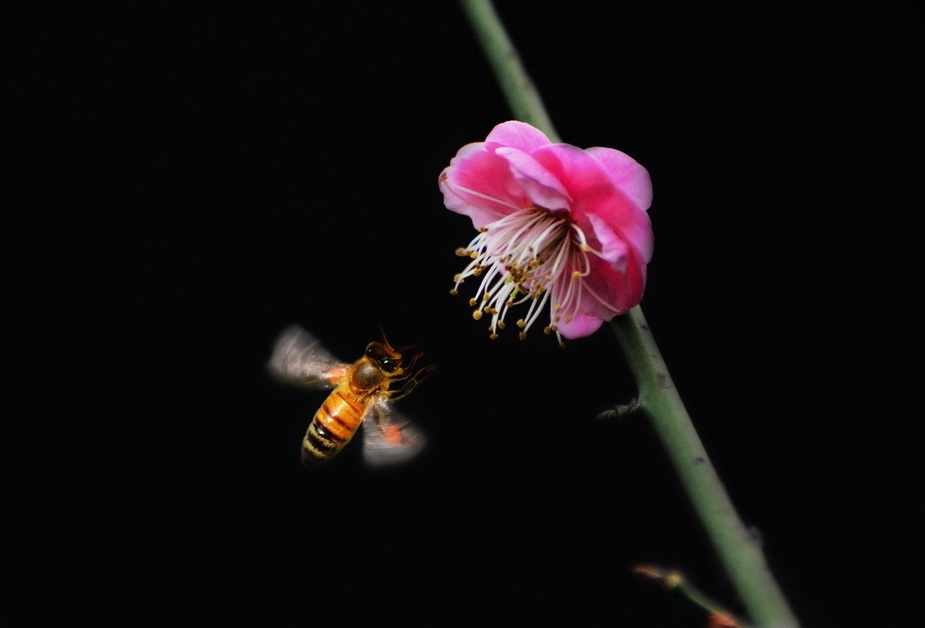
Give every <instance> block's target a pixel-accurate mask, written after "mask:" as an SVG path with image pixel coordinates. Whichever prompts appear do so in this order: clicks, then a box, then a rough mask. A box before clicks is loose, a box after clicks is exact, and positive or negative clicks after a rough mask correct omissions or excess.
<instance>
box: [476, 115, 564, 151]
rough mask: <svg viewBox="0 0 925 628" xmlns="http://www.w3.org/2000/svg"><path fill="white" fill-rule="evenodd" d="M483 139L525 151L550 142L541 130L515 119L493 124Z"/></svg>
mask: <svg viewBox="0 0 925 628" xmlns="http://www.w3.org/2000/svg"><path fill="white" fill-rule="evenodd" d="M485 141H486V142H495V143H497V144H500V145H501V146H510V147H511V148H517V149H519V150H522V151H524V152H525V153H532V152H533V151H534V150H536V149H537V148H539V147H540V146H546V145H547V144H549V143H550V142H549V138H548V137H546V135H545V134H544V133H543V132H542V131H540V130H539V129H537V128H534V127H532V126H530V125H529V124H527V123H526V122H518V121H517V120H510V121H508V122H502V123H501V124H499V125H497V126H495V128H493V129H492V130H491V133H489V134H488V137H486V138H485Z"/></svg>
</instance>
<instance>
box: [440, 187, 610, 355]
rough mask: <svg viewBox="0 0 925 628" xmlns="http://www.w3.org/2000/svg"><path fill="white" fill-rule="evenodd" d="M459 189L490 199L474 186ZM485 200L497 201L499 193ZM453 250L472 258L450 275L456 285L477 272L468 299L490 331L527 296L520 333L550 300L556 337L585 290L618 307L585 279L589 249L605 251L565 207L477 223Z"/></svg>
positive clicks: (530, 209) (525, 211) (494, 333)
mask: <svg viewBox="0 0 925 628" xmlns="http://www.w3.org/2000/svg"><path fill="white" fill-rule="evenodd" d="M457 187H458V186H457ZM459 189H461V190H464V191H465V192H467V193H470V194H474V195H476V196H479V197H480V198H486V199H488V197H486V196H484V195H480V194H478V193H476V192H473V191H472V190H466V189H464V188H459ZM488 200H493V201H496V202H499V203H500V201H497V199H488ZM500 204H502V205H503V204H504V203H500ZM457 254H458V255H461V256H468V257H469V258H470V261H469V264H468V265H467V266H466V268H465V269H464V270H463V272H462V273H460V274H459V275H457V276H456V277H454V280H455V282H456V286H455V288H454V290H455V289H458V288H459V285H460V284H461V283H462V282H463V280H465V279H466V278H467V277H473V276H479V275H481V281H480V283H479V287H478V289H477V290H476V292H475V297H474V298H473V299H472V300H471V301H470V303H472V304H474V307H475V308H476V311H477V312H478V313H479V314H478V316H477V317H478V318H480V317H481V313H482V312H484V313H486V314H489V315H490V316H491V323H490V325H489V330H490V332H491V335H492V337H495V336H497V333H498V330H499V329H503V328H504V326H505V325H504V319H505V316H507V313H508V310H509V309H510V308H512V307H513V306H515V305H519V304H521V303H524V302H525V301H530V306H529V307H528V309H527V313H526V315H525V316H524V317H523V318H521V319H519V320H518V326H519V327H520V328H521V330H522V331H521V332H520V335H521V337H524V336H525V334H526V332H527V331H528V330H529V329H530V327H531V326H532V325H533V323H535V322H536V321H537V319H538V318H539V317H540V315H541V313H542V312H543V309H544V308H545V306H546V304H547V303H550V304H551V307H550V309H551V313H550V324H549V326H548V328H547V329H548V330H549V332H550V333H551V332H555V334H556V336H557V337H558V339H559V341H560V342H561V341H562V338H561V336H560V334H559V330H558V326H559V323H560V321H565V322H568V321H570V320H572V318H574V317H575V316H576V315H577V314H578V311H579V309H580V307H581V302H582V297H583V296H584V293H585V292H587V293H588V294H590V295H591V297H592V298H594V299H595V300H597V301H599V302H601V303H602V304H603V305H605V306H606V307H608V308H609V309H611V310H614V311H616V310H615V309H614V308H613V306H611V305H610V304H608V303H605V302H604V300H603V299H602V298H601V297H600V296H599V295H598V294H596V293H595V292H594V291H593V290H592V289H591V288H590V286H589V285H588V283H587V282H586V281H585V278H586V277H587V276H588V275H590V273H591V260H590V259H589V258H588V256H589V254H590V255H596V256H598V257H603V254H602V253H601V252H600V251H597V250H595V249H593V248H592V247H591V246H590V245H589V244H588V241H587V237H586V236H585V233H584V231H583V230H582V229H581V227H579V226H578V225H577V224H575V223H573V222H572V221H571V219H570V217H569V216H568V214H567V213H565V212H561V211H557V212H554V211H550V210H547V209H544V208H541V207H528V208H526V209H518V210H516V211H514V212H511V213H510V214H508V215H506V216H503V217H502V218H499V219H498V220H496V221H495V222H492V223H490V224H488V225H487V226H485V227H483V228H482V229H480V231H479V234H478V235H476V236H475V238H473V239H472V242H470V243H469V246H467V247H466V248H464V249H459V250H458V251H457ZM483 271H484V272H483Z"/></svg>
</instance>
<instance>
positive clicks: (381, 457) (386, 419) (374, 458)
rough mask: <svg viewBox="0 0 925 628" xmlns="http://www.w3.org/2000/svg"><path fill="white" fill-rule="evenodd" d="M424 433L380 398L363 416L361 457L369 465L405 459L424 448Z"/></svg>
mask: <svg viewBox="0 0 925 628" xmlns="http://www.w3.org/2000/svg"><path fill="white" fill-rule="evenodd" d="M424 444H425V438H424V434H423V433H422V432H421V431H420V430H419V429H418V428H416V427H415V426H414V424H412V423H411V421H409V420H408V419H407V418H405V417H404V415H402V414H401V413H400V412H398V411H397V410H396V409H395V408H393V407H392V404H390V403H389V402H388V400H387V399H385V398H383V399H381V400H379V401H377V402H374V403H371V404H370V406H369V409H368V411H367V412H366V414H365V415H364V418H363V460H364V461H366V464H367V465H369V466H371V467H383V466H388V465H397V464H401V463H403V462H407V461H408V460H410V459H411V458H413V457H414V456H416V455H417V454H418V453H420V452H421V450H422V449H423V448H424Z"/></svg>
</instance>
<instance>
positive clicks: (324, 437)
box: [267, 325, 437, 466]
mask: <svg viewBox="0 0 925 628" xmlns="http://www.w3.org/2000/svg"><path fill="white" fill-rule="evenodd" d="M382 340H383V342H371V343H369V345H367V347H366V352H365V353H364V354H363V357H361V358H360V359H359V360H357V361H356V362H354V363H353V364H345V363H342V362H341V361H339V360H337V359H336V358H334V356H332V355H331V354H330V353H328V351H327V350H326V349H325V348H324V347H323V346H321V343H320V342H319V341H318V339H317V338H315V337H314V336H312V335H311V334H310V333H308V332H307V331H305V330H304V329H302V328H301V327H299V326H297V325H293V326H291V327H289V328H287V329H286V330H284V331H283V333H282V334H280V336H279V338H278V339H277V340H276V344H275V346H274V348H273V355H272V357H271V358H270V362H269V364H268V365H267V366H268V368H269V371H270V373H271V374H272V375H273V376H274V377H275V378H276V379H278V380H280V381H282V382H283V383H286V384H291V385H293V386H301V387H306V388H313V389H331V388H333V389H334V390H333V391H332V392H331V394H330V395H328V398H327V399H326V400H325V402H324V403H323V404H321V407H320V408H319V409H318V411H317V412H316V413H315V416H314V418H313V419H312V422H311V424H310V425H309V426H308V431H306V432H305V438H303V439H302V463H303V464H305V465H316V464H321V463H322V462H326V461H328V460H330V459H331V458H333V457H334V456H335V455H337V453H338V452H339V451H340V450H341V449H342V448H343V447H344V445H346V444H347V443H348V442H350V439H351V438H353V435H354V434H356V432H357V430H358V429H359V428H360V425H362V426H363V428H364V429H363V432H364V433H363V458H364V460H365V461H366V463H367V464H369V465H371V466H381V465H386V464H395V463H399V462H404V461H406V460H408V459H410V458H411V457H412V456H414V455H415V454H417V453H418V452H419V451H420V450H421V448H422V447H423V446H424V437H423V435H422V434H421V433H420V431H419V430H417V429H416V428H415V427H414V426H413V425H412V424H411V422H410V421H408V419H406V418H405V417H403V416H402V415H401V414H400V413H399V412H398V411H396V410H395V409H394V408H393V407H392V403H393V402H395V401H397V400H398V399H401V398H402V397H405V396H406V395H408V394H409V393H410V392H411V391H412V390H414V388H415V386H417V385H418V384H420V383H421V382H422V381H423V380H424V378H425V377H426V376H427V374H428V373H429V372H430V371H432V370H433V369H435V368H437V367H435V366H433V365H430V366H425V367H422V368H421V369H419V370H418V371H417V373H414V374H413V375H412V373H413V371H414V365H415V363H416V362H417V361H418V358H420V357H421V356H422V355H423V354H422V353H418V354H417V355H415V356H414V357H413V358H411V361H410V362H409V363H408V365H407V366H406V367H405V366H402V364H403V360H404V358H403V356H402V354H401V353H400V352H399V351H400V350H397V349H394V348H392V347H391V346H390V345H389V342H388V340H386V338H385V334H383V337H382ZM396 385H397V387H396Z"/></svg>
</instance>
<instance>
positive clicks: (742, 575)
mask: <svg viewBox="0 0 925 628" xmlns="http://www.w3.org/2000/svg"><path fill="white" fill-rule="evenodd" d="M460 4H461V5H462V8H463V10H464V12H465V13H466V16H467V17H468V19H469V20H470V22H471V25H472V28H473V30H474V31H475V33H476V35H477V37H478V40H479V43H480V44H481V46H482V49H483V51H484V53H485V55H486V57H487V58H488V62H489V64H490V65H491V67H492V70H493V72H494V73H495V76H496V78H497V80H498V82H499V84H500V86H501V90H502V91H503V93H504V96H505V98H506V100H507V102H508V105H509V106H510V108H511V110H512V112H513V114H514V116H515V117H516V118H517V119H519V120H522V121H524V122H528V123H530V124H532V125H533V126H535V127H537V128H539V129H540V130H542V131H544V132H545V133H546V135H547V136H548V137H549V138H550V139H551V140H553V141H559V140H558V136H557V134H556V131H555V129H554V127H553V125H552V122H551V121H550V119H549V115H548V114H547V113H546V109H545V107H544V106H543V101H542V99H541V98H540V95H539V93H538V92H537V90H536V88H535V87H534V86H533V82H532V81H531V80H530V77H529V76H528V75H527V72H526V69H525V68H524V66H523V64H522V63H521V61H520V57H519V55H518V54H517V50H516V48H515V47H514V45H513V43H512V42H511V40H510V38H509V37H508V35H507V33H506V32H505V30H504V26H503V25H502V24H501V21H500V19H499V18H498V15H497V13H496V12H495V10H494V7H493V6H492V4H491V2H490V0H460ZM612 327H613V330H614V333H616V335H617V338H618V339H619V341H620V345H621V347H622V348H623V352H624V354H625V355H626V359H627V361H628V362H629V366H630V369H631V370H632V372H633V376H634V377H635V379H636V385H637V387H638V389H639V401H640V410H641V411H642V412H644V413H645V415H646V416H647V417H648V418H649V420H650V421H651V423H652V426H653V428H654V430H655V433H656V434H657V435H658V438H659V439H660V440H661V442H662V445H663V446H664V447H665V450H666V451H667V453H668V456H669V457H670V459H671V461H672V464H673V465H674V468H675V470H676V471H677V473H678V476H679V478H680V480H681V483H682V486H683V487H684V489H685V491H686V493H687V495H688V497H689V498H690V500H691V503H692V505H693V507H694V511H695V512H696V513H697V516H698V518H699V519H700V522H701V524H702V525H703V527H704V529H705V531H706V533H707V537H708V539H709V541H710V543H711V544H712V546H713V548H714V551H715V552H716V554H717V556H718V558H719V561H720V563H721V564H722V566H723V568H724V570H725V572H726V575H727V576H728V578H729V580H730V582H731V583H732V585H733V587H734V588H735V590H736V592H737V594H738V596H739V598H740V599H741V601H742V603H743V605H744V607H745V609H746V612H747V613H748V615H749V619H750V620H751V622H753V623H754V625H755V626H759V627H761V628H785V627H786V628H796V627H797V626H798V622H797V620H796V617H795V616H794V615H793V613H792V612H791V610H790V607H789V606H788V604H787V601H786V599H785V598H784V596H783V594H782V593H781V591H780V588H779V587H778V586H777V583H776V582H775V581H774V577H773V575H772V574H771V572H770V570H769V569H768V567H767V563H766V562H765V558H764V555H763V553H762V551H761V548H760V547H759V545H758V543H757V542H756V540H755V538H754V536H753V535H752V534H751V533H750V532H749V531H748V530H746V528H745V526H744V525H743V524H742V521H741V519H740V518H739V516H738V514H737V513H736V510H735V508H734V507H733V505H732V501H731V500H730V499H729V495H728V494H727V493H726V489H725V487H724V486H723V483H722V481H721V480H720V479H719V476H718V475H717V474H716V471H715V469H714V468H713V465H712V463H711V462H710V458H709V457H708V456H707V452H706V450H705V449H704V447H703V443H701V441H700V437H699V436H698V435H697V431H696V430H695V429H694V425H693V423H692V422H691V419H690V416H689V415H688V414H687V410H686V409H685V408H684V403H683V402H682V401H681V397H680V396H679V395H678V391H677V389H676V388H675V386H674V383H673V382H672V380H671V376H670V375H669V373H668V368H667V367H666V366H665V361H664V360H663V359H662V355H661V352H660V351H659V350H658V346H657V345H656V344H655V338H654V337H653V336H652V332H651V331H650V330H649V326H648V324H647V323H646V319H645V317H644V316H643V314H642V309H640V308H639V307H638V306H637V307H635V308H633V309H632V310H630V311H629V312H627V313H626V314H625V315H623V316H620V317H617V318H615V319H614V320H613V322H612Z"/></svg>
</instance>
